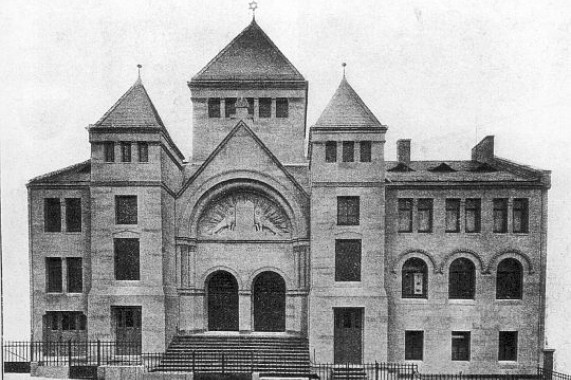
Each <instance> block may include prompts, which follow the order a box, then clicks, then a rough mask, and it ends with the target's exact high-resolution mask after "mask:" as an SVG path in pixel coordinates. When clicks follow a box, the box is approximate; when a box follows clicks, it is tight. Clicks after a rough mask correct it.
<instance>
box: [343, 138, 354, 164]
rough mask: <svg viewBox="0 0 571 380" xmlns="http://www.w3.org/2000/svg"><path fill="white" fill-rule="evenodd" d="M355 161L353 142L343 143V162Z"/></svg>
mask: <svg viewBox="0 0 571 380" xmlns="http://www.w3.org/2000/svg"><path fill="white" fill-rule="evenodd" d="M353 161H355V143H354V142H353V141H343V162H353Z"/></svg>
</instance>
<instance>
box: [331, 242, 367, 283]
mask: <svg viewBox="0 0 571 380" xmlns="http://www.w3.org/2000/svg"><path fill="white" fill-rule="evenodd" d="M335 281H361V240H335Z"/></svg>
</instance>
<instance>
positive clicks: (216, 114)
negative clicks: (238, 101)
mask: <svg viewBox="0 0 571 380" xmlns="http://www.w3.org/2000/svg"><path fill="white" fill-rule="evenodd" d="M208 117H209V118H216V119H220V99H219V98H209V99H208Z"/></svg>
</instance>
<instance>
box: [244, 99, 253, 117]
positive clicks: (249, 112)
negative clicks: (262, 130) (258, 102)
mask: <svg viewBox="0 0 571 380" xmlns="http://www.w3.org/2000/svg"><path fill="white" fill-rule="evenodd" d="M246 100H247V101H248V115H250V116H254V98H246Z"/></svg>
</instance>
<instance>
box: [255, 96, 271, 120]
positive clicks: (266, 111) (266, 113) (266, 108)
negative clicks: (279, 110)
mask: <svg viewBox="0 0 571 380" xmlns="http://www.w3.org/2000/svg"><path fill="white" fill-rule="evenodd" d="M258 113H259V115H260V118H265V119H267V118H269V117H271V116H272V98H260V100H259V102H258Z"/></svg>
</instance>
